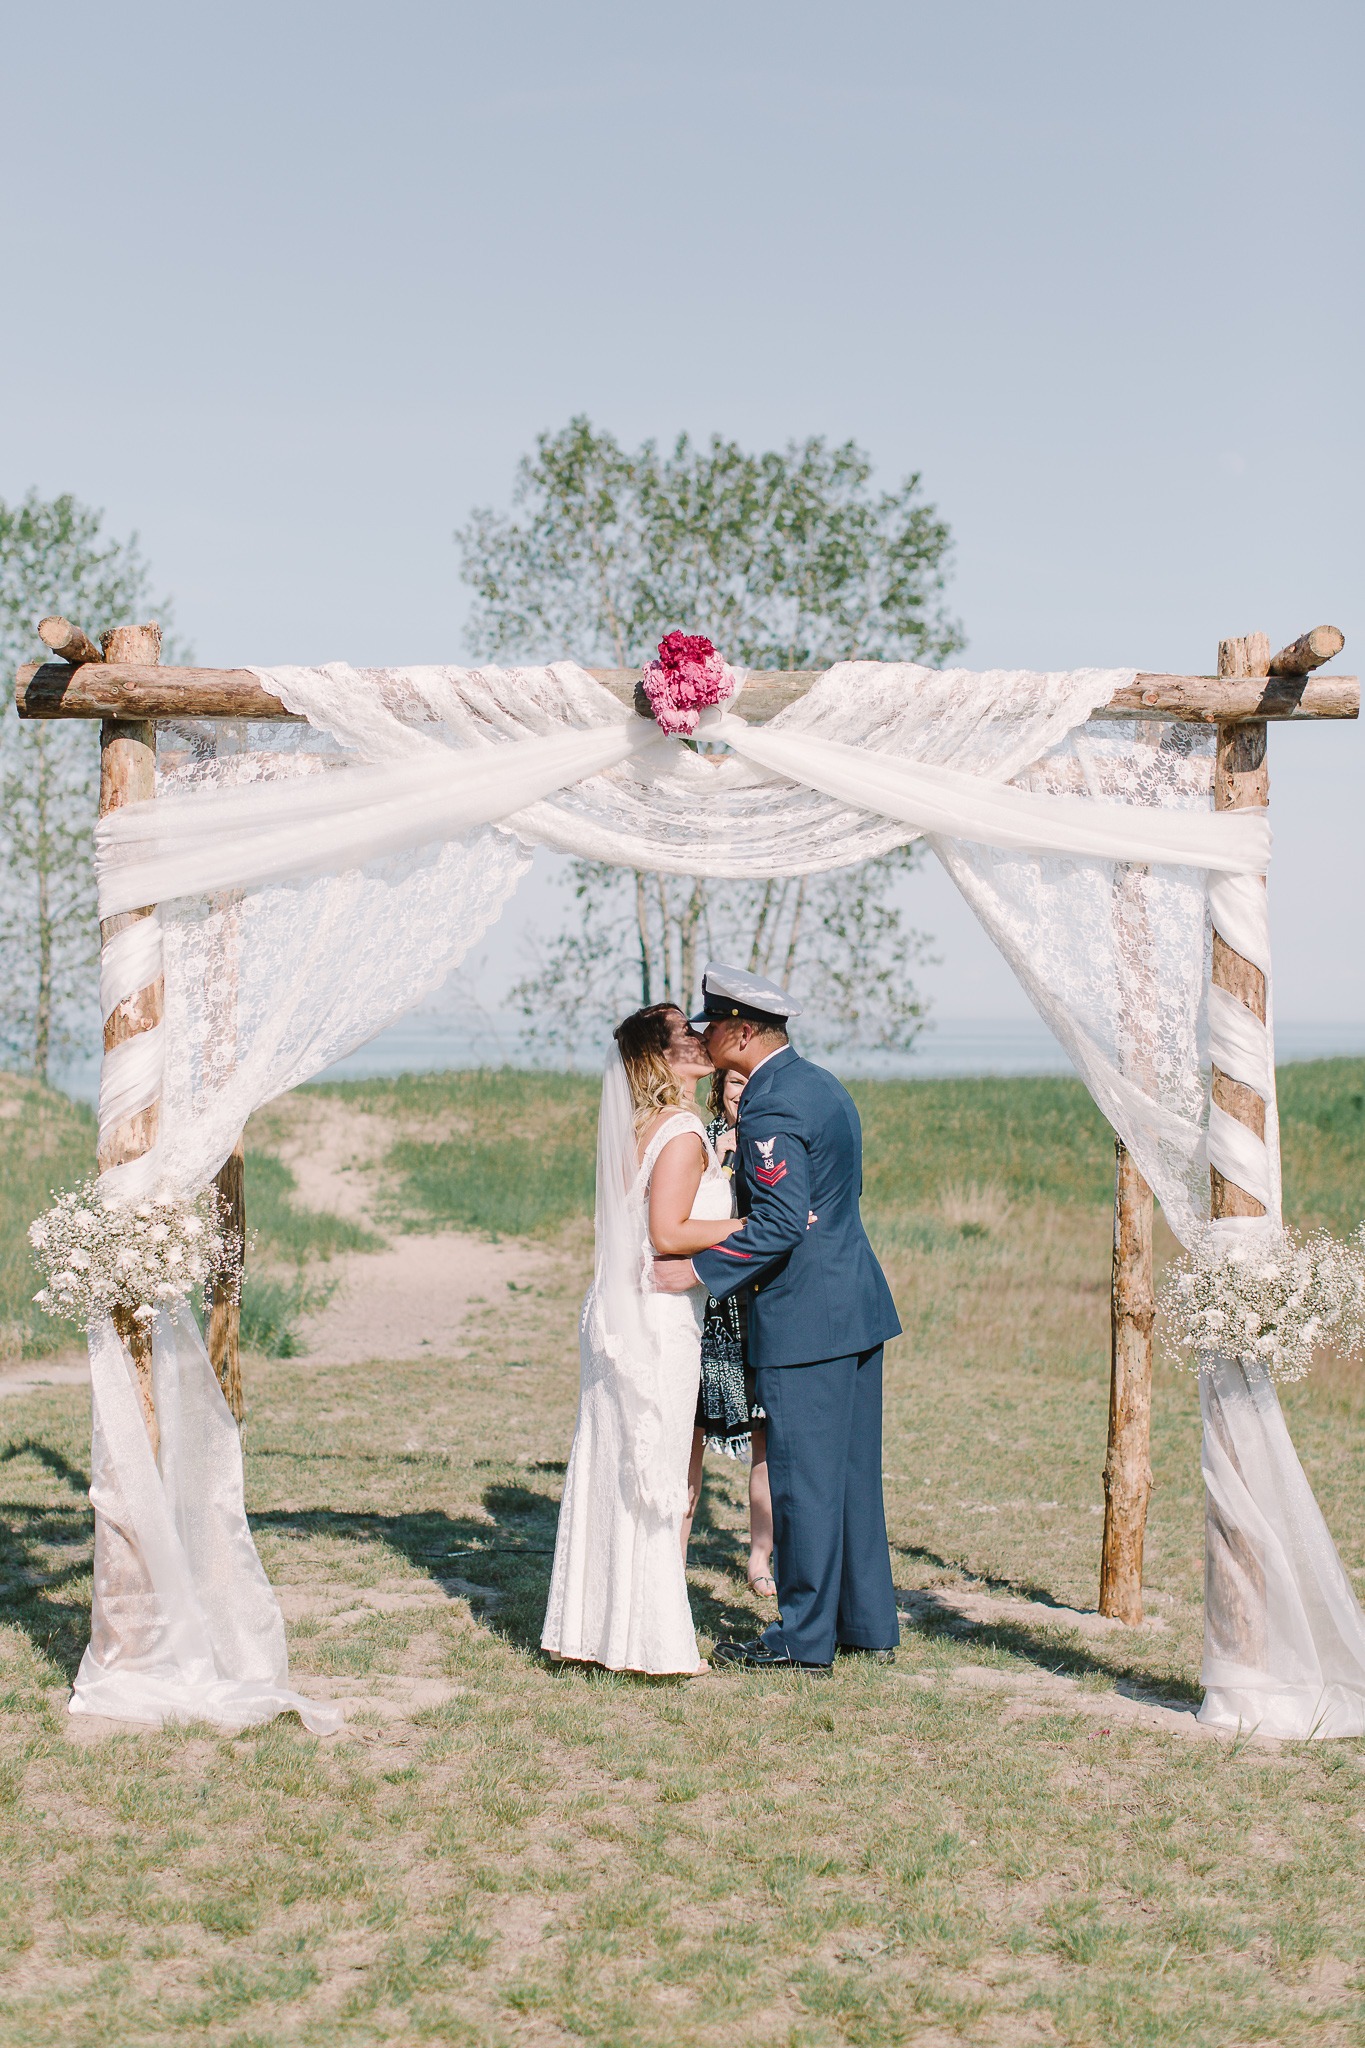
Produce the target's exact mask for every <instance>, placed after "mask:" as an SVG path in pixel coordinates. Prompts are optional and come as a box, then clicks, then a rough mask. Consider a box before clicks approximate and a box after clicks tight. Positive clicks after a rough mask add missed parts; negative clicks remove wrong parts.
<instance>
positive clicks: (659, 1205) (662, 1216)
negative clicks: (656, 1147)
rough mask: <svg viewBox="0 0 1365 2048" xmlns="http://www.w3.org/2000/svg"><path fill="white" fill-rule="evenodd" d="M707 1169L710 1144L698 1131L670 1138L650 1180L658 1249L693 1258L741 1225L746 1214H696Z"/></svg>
mask: <svg viewBox="0 0 1365 2048" xmlns="http://www.w3.org/2000/svg"><path fill="white" fill-rule="evenodd" d="M705 1170H706V1148H705V1146H704V1145H703V1144H702V1141H701V1139H700V1138H699V1137H698V1136H697V1135H696V1133H695V1132H694V1131H683V1132H682V1133H681V1134H680V1135H679V1136H678V1137H676V1138H670V1139H669V1141H668V1143H667V1144H666V1145H665V1146H664V1148H663V1150H662V1152H660V1154H659V1156H658V1158H657V1160H656V1161H655V1163H654V1172H653V1175H652V1177H651V1179H650V1183H649V1236H650V1242H651V1243H652V1245H653V1246H654V1249H655V1251H656V1252H661V1253H663V1255H664V1256H665V1257H669V1258H683V1259H688V1258H691V1256H692V1254H693V1252H704V1251H706V1250H707V1249H708V1247H709V1246H711V1245H713V1244H720V1243H721V1241H722V1240H723V1239H724V1238H727V1237H729V1236H730V1234H731V1232H732V1231H736V1230H738V1229H739V1227H740V1224H741V1222H742V1221H743V1219H742V1217H739V1216H727V1217H719V1216H718V1217H714V1218H708V1217H702V1216H698V1217H693V1216H692V1214H691V1213H690V1212H691V1208H692V1204H693V1202H695V1201H696V1199H697V1189H698V1188H699V1187H700V1186H701V1177H702V1174H703V1173H704V1172H705Z"/></svg>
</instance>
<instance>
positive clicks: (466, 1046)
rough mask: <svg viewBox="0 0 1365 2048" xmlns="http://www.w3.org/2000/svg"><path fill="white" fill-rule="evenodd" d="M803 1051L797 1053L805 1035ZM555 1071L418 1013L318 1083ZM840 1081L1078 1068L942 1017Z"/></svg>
mask: <svg viewBox="0 0 1365 2048" xmlns="http://www.w3.org/2000/svg"><path fill="white" fill-rule="evenodd" d="M797 1044H798V1045H799V1044H800V1038H799V1035H798V1038H797ZM1343 1057H1352V1058H1356V1059H1360V1058H1365V1024H1312V1023H1309V1024H1301V1023H1294V1022H1288V1023H1277V1025H1276V1027H1275V1058H1276V1062H1277V1064H1278V1065H1280V1066H1285V1065H1288V1064H1289V1063H1290V1062H1291V1061H1294V1060H1326V1059H1340V1058H1343ZM601 1059H602V1049H601V1048H598V1049H596V1050H595V1051H590V1050H589V1049H588V1048H587V1047H584V1048H583V1049H581V1050H580V1052H579V1054H578V1057H577V1059H576V1061H575V1065H577V1066H579V1067H582V1068H587V1069H593V1068H597V1067H599V1066H600V1064H601ZM504 1064H506V1065H510V1066H517V1067H529V1066H553V1065H555V1064H556V1062H554V1061H546V1060H539V1061H536V1060H532V1059H531V1057H530V1055H529V1054H528V1052H527V1051H526V1049H525V1047H524V1046H523V1044H522V1041H521V1019H520V1018H519V1017H499V1016H494V1017H486V1016H480V1017H475V1018H470V1019H467V1020H466V1019H454V1018H451V1017H442V1016H440V1015H432V1014H431V1013H429V1012H428V1013H427V1014H425V1015H424V1014H423V1013H422V1012H421V1011H418V1012H416V1013H415V1014H414V1015H412V1016H410V1017H400V1018H399V1020H398V1022H397V1023H396V1024H391V1025H390V1026H389V1028H388V1030H387V1031H381V1032H380V1033H379V1035H378V1037H377V1038H372V1039H371V1040H370V1042H369V1044H368V1045H362V1046H361V1047H360V1048H359V1050H358V1051H356V1052H353V1053H349V1054H348V1055H347V1057H346V1058H345V1059H344V1060H338V1061H337V1062H336V1064H335V1066H331V1067H328V1068H327V1069H326V1071H325V1072H324V1073H321V1074H319V1075H318V1076H317V1078H318V1080H320V1081H366V1080H371V1079H374V1078H380V1077H386V1076H392V1075H394V1074H433V1073H434V1074H439V1073H447V1072H449V1071H451V1070H452V1069H456V1068H467V1067H500V1066H503V1065H504ZM820 1064H821V1065H822V1066H827V1067H831V1068H833V1069H834V1071H835V1072H836V1073H839V1074H861V1075H866V1076H869V1077H872V1078H876V1079H882V1080H932V1079H935V1078H946V1077H947V1076H949V1075H970V1074H1065V1073H1069V1072H1070V1071H1071V1062H1070V1061H1069V1060H1068V1058H1067V1056H1066V1054H1065V1053H1064V1052H1063V1051H1062V1048H1061V1046H1060V1045H1058V1043H1057V1041H1056V1039H1055V1038H1054V1037H1053V1036H1052V1033H1051V1032H1050V1031H1049V1030H1048V1028H1047V1026H1046V1025H1045V1024H1042V1023H1040V1022H1039V1021H1038V1020H1037V1019H1036V1018H1034V1019H1029V1018H1024V1019H1017V1020H1016V1019H1010V1020H1001V1019H999V1018H994V1017H937V1018H935V1019H934V1021H933V1027H932V1029H928V1030H925V1031H922V1032H921V1033H920V1035H919V1037H918V1038H917V1039H916V1041H915V1044H914V1047H913V1049H912V1050H911V1051H910V1052H909V1053H898V1054H888V1053H884V1054H880V1055H864V1056H862V1057H861V1058H857V1059H847V1060H840V1059H835V1058H825V1057H824V1056H822V1057H821V1060H820ZM59 1086H61V1087H62V1088H64V1089H66V1090H67V1092H68V1093H69V1094H72V1095H75V1096H77V1097H79V1098H80V1099H81V1100H82V1101H86V1102H94V1101H96V1100H97V1099H98V1096H99V1062H98V1061H97V1060H94V1059H90V1060H85V1061H82V1062H81V1063H80V1064H79V1065H77V1066H73V1067H71V1068H68V1069H67V1071H66V1072H65V1073H64V1074H63V1075H61V1076H60V1077H59Z"/></svg>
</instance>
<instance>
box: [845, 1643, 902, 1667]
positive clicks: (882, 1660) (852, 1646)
mask: <svg viewBox="0 0 1365 2048" xmlns="http://www.w3.org/2000/svg"><path fill="white" fill-rule="evenodd" d="M834 1654H835V1656H836V1657H870V1658H871V1659H872V1661H873V1663H874V1664H894V1663H895V1661H896V1653H895V1651H894V1650H865V1649H864V1648H863V1646H862V1644H861V1643H836V1644H835V1645H834Z"/></svg>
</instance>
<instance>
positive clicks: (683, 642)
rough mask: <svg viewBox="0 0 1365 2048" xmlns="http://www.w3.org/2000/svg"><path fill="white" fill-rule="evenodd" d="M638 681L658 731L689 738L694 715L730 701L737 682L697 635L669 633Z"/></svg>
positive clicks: (699, 634)
mask: <svg viewBox="0 0 1365 2048" xmlns="http://www.w3.org/2000/svg"><path fill="white" fill-rule="evenodd" d="M640 680H641V682H642V683H643V685H644V692H645V695H646V697H648V699H649V704H650V709H651V710H652V711H653V713H654V716H655V718H656V720H657V721H658V725H659V730H660V731H661V732H666V733H668V734H669V735H670V737H672V738H690V737H691V735H692V734H693V733H694V732H695V731H696V729H697V713H698V712H699V711H704V710H706V709H707V708H708V706H710V705H712V704H724V703H725V702H726V701H727V700H728V699H729V698H731V697H733V696H734V694H735V686H736V682H737V680H738V679H737V677H736V676H735V673H734V670H733V669H730V668H727V667H726V665H725V663H724V662H723V661H722V660H721V658H720V656H719V655H718V654H717V652H716V650H715V648H714V647H713V646H712V645H711V642H710V641H709V640H707V639H706V638H705V637H704V636H703V635H702V634H701V633H669V634H667V635H666V636H665V638H664V639H662V640H661V641H660V642H659V659H658V660H657V661H651V662H650V663H649V665H648V667H647V668H646V669H645V671H644V673H643V675H642V676H641V678H640Z"/></svg>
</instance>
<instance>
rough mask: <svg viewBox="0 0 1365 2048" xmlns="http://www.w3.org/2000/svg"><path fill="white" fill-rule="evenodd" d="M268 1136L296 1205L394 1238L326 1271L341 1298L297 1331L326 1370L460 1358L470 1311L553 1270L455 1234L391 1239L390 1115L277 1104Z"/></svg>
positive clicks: (504, 1244) (522, 1252)
mask: <svg viewBox="0 0 1365 2048" xmlns="http://www.w3.org/2000/svg"><path fill="white" fill-rule="evenodd" d="M266 1131H267V1132H268V1134H269V1142H270V1145H271V1149H272V1150H274V1151H276V1152H278V1154H279V1156H280V1158H281V1159H282V1160H283V1161H284V1162H285V1164H286V1165H287V1166H288V1167H289V1169H290V1171H291V1172H292V1173H293V1175H294V1179H295V1182H296V1184H297V1187H298V1195H297V1198H296V1199H297V1202H298V1204H299V1206H301V1207H303V1208H307V1209H330V1210H332V1211H333V1212H334V1213H335V1214H336V1215H339V1216H345V1217H347V1218H348V1219H349V1220H350V1221H352V1222H354V1223H359V1224H362V1225H363V1226H364V1227H365V1229H367V1230H373V1231H376V1232H377V1233H378V1234H379V1235H380V1236H386V1237H388V1239H389V1244H388V1249H387V1250H386V1251H382V1252H347V1253H344V1254H342V1255H340V1256H338V1257H337V1258H334V1259H333V1260H332V1261H331V1263H330V1265H329V1266H328V1267H327V1268H326V1271H327V1275H328V1278H329V1279H336V1280H337V1283H338V1284H337V1287H336V1291H335V1293H334V1294H333V1295H332V1298H331V1300H330V1301H329V1302H328V1304H327V1306H326V1307H325V1308H324V1309H321V1310H320V1311H319V1312H318V1313H317V1314H315V1315H311V1316H307V1317H305V1318H304V1319H303V1321H302V1322H301V1324H300V1334H301V1336H302V1337H303V1341H304V1344H305V1345H306V1347H307V1352H308V1356H309V1358H315V1359H316V1360H317V1361H318V1363H319V1364H320V1365H359V1364H362V1363H363V1362H364V1361H365V1360H366V1359H371V1358H419V1357H420V1356H421V1354H422V1352H423V1351H431V1352H433V1353H434V1354H436V1355H438V1356H441V1357H445V1358H459V1357H461V1356H463V1354H464V1352H465V1350H466V1349H467V1346H466V1344H465V1342H464V1337H463V1331H464V1325H465V1321H466V1318H467V1316H468V1314H469V1310H470V1308H471V1306H474V1305H479V1304H481V1303H482V1302H484V1301H486V1300H488V1299H490V1298H496V1297H497V1296H499V1295H505V1293H506V1289H507V1286H508V1283H509V1282H511V1283H512V1284H513V1285H516V1286H526V1285H528V1284H530V1283H531V1282H533V1281H538V1280H541V1279H543V1278H544V1277H545V1276H546V1275H547V1274H548V1273H549V1272H551V1271H552V1270H553V1269H554V1264H555V1261H554V1258H553V1255H552V1254H551V1253H549V1252H547V1251H544V1250H542V1249H541V1248H540V1247H538V1246H536V1245H531V1244H526V1243H523V1242H520V1241H519V1240H515V1239H503V1240H502V1241H500V1242H499V1243H496V1244H495V1243H490V1242H489V1240H488V1239H487V1238H484V1237H474V1236H470V1235H468V1234H467V1233H465V1232H463V1231H458V1230H436V1231H420V1232H402V1231H398V1232H395V1231H393V1230H392V1229H391V1226H388V1225H386V1223H384V1222H382V1221H380V1220H378V1218H377V1215H376V1211H377V1209H378V1208H379V1207H380V1206H381V1205H382V1196H383V1182H382V1162H383V1159H384V1157H385V1155H386V1154H387V1153H388V1150H389V1148H390V1146H391V1145H392V1144H393V1142H394V1139H395V1138H396V1136H397V1135H398V1129H397V1126H396V1125H395V1124H394V1123H392V1122H391V1121H390V1120H389V1119H388V1118H386V1117H382V1116H379V1115H377V1114H374V1113H364V1114H357V1113H356V1112H355V1111H354V1110H352V1109H349V1108H347V1106H346V1105H345V1104H344V1103H340V1102H336V1101H333V1100H331V1099H330V1098H328V1097H325V1096H324V1097H318V1096H301V1097H297V1098H294V1099H293V1100H290V1099H288V1098H286V1100H285V1101H284V1102H283V1103H280V1104H278V1105H275V1106H274V1109H273V1112H272V1114H271V1116H270V1120H269V1122H268V1124H267V1125H266ZM263 1135H264V1134H263ZM248 1220H249V1218H248Z"/></svg>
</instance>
